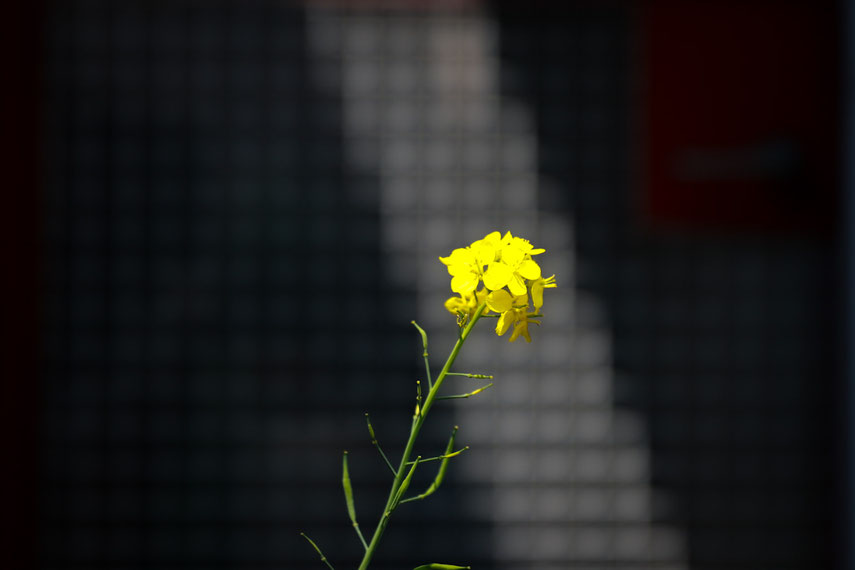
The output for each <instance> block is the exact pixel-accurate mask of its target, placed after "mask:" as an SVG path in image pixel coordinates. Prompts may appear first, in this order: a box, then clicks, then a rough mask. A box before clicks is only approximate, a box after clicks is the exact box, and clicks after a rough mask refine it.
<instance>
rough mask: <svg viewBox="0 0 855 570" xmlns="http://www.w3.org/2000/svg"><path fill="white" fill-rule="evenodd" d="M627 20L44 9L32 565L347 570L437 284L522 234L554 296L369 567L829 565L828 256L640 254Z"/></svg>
mask: <svg viewBox="0 0 855 570" xmlns="http://www.w3.org/2000/svg"><path fill="white" fill-rule="evenodd" d="M620 6H621V5H620V4H612V5H611V7H600V8H593V7H592V6H587V7H586V8H584V9H583V8H577V9H574V10H573V11H572V12H568V13H567V14H566V15H564V16H562V17H561V18H546V17H544V18H520V17H518V15H517V13H516V12H506V11H505V10H502V9H499V8H496V9H486V8H485V9H477V8H471V7H470V8H467V9H460V10H457V11H454V10H447V11H424V10H416V11H410V12H408V11H401V10H392V11H383V10H379V9H378V10H368V9H361V10H354V9H347V8H332V7H324V5H323V4H312V3H310V4H308V5H305V6H304V5H293V4H287V3H283V2H272V1H257V2H238V1H228V2H224V1H213V2H190V1H184V0H182V1H178V2H141V1H139V2H138V1H133V2H122V3H111V2H106V1H84V0H70V1H68V2H55V3H53V4H52V5H51V10H50V11H49V18H48V22H47V23H48V28H47V33H46V40H47V42H48V46H47V48H48V65H47V67H46V72H45V81H46V86H47V89H46V91H47V95H48V98H47V106H46V112H45V136H44V140H45V164H46V168H47V170H46V173H47V177H46V188H45V194H44V216H45V222H46V223H45V230H46V235H45V244H46V247H45V275H46V284H47V285H46V292H45V310H44V315H45V317H44V318H45V325H44V330H45V342H44V354H45V362H46V366H45V374H44V388H45V389H44V394H45V400H44V407H45V414H44V429H43V437H42V451H43V453H42V456H43V460H42V475H41V489H42V513H41V515H42V530H43V533H42V566H43V567H44V568H164V569H165V568H200V569H201V568H226V567H228V568H289V569H302V568H306V569H308V568H319V567H321V566H319V565H320V564H321V562H320V561H318V560H317V556H316V555H315V553H314V552H313V551H312V550H311V549H310V548H309V547H308V545H307V544H306V543H304V542H303V541H302V539H301V538H300V537H299V535H298V533H299V532H300V531H306V532H307V533H308V534H309V535H310V536H312V538H314V539H315V540H316V541H317V542H318V543H319V544H320V545H321V547H322V548H323V549H324V550H325V551H326V554H327V555H328V556H329V557H330V559H331V560H332V561H333V563H334V564H336V567H337V568H339V570H341V569H342V568H347V567H355V566H356V565H357V564H358V560H359V556H360V553H361V546H360V544H359V542H358V541H357V539H356V537H355V536H354V535H353V532H352V529H351V528H350V525H349V522H348V520H347V513H346V510H345V507H344V501H343V497H342V493H341V490H340V453H341V451H342V450H344V449H347V450H349V451H350V454H351V455H350V457H351V460H350V466H351V475H352V477H353V479H354V486H355V491H356V506H357V510H358V512H359V515H360V522H361V525H362V527H363V529H371V528H373V525H374V523H375V521H376V518H377V516H378V515H379V514H380V513H379V511H380V509H381V508H382V504H383V501H384V500H385V493H386V492H387V489H388V487H387V486H388V483H389V474H388V470H387V469H386V468H385V467H384V466H383V465H382V464H381V462H380V460H379V458H378V457H377V456H376V453H375V452H374V450H373V448H371V446H370V442H369V439H368V436H367V432H366V430H365V424H364V418H363V413H364V412H370V413H371V414H372V420H373V423H374V427H375V429H376V430H377V432H378V436H379V438H380V441H381V443H382V444H383V445H384V447H385V448H386V450H387V452H388V453H389V454H390V455H391V456H393V458H394V457H397V456H398V453H400V448H401V446H402V444H403V440H404V437H405V435H406V430H407V428H408V426H409V420H410V416H411V413H412V410H411V406H412V402H413V397H414V395H415V382H414V381H415V379H417V378H419V375H420V374H422V363H421V360H420V354H421V347H420V343H419V339H418V336H417V335H416V334H415V332H414V331H413V329H412V328H411V327H410V326H409V321H410V320H411V319H413V318H416V319H418V320H419V322H420V323H422V324H423V325H425V326H426V328H428V332H429V333H430V334H431V353H432V358H433V362H434V364H441V363H442V359H443V358H444V356H445V354H446V351H447V350H448V349H449V348H450V346H451V344H452V343H453V341H454V336H455V334H456V333H455V329H454V322H453V317H452V316H450V315H448V314H445V313H444V310H443V309H442V301H443V300H444V298H445V296H446V293H447V287H448V285H447V278H448V277H447V274H446V272H445V269H444V267H443V266H442V265H441V264H439V262H438V261H437V260H436V257H437V256H438V255H446V254H447V253H448V252H449V251H450V250H451V249H452V248H453V247H458V246H460V245H464V244H466V243H469V242H471V241H473V240H474V239H477V238H479V237H482V236H483V235H484V234H485V233H487V232H488V231H491V230H493V229H501V230H504V229H506V228H509V229H511V230H512V231H514V232H515V233H516V234H519V235H524V236H526V237H529V238H531V239H532V241H533V242H534V243H535V244H536V245H538V246H541V245H542V246H543V247H546V248H547V250H548V253H547V254H545V255H544V256H543V257H542V258H541V263H542V265H543V267H544V270H545V271H546V272H547V275H548V274H551V273H553V272H554V273H557V274H558V280H559V284H560V288H559V289H556V290H552V291H548V292H547V302H546V315H547V317H546V319H545V321H544V325H543V326H542V327H540V328H538V329H537V330H534V331H533V336H534V337H535V338H534V342H533V343H532V344H531V345H525V343H523V342H521V341H520V342H517V343H515V344H513V345H508V344H507V342H506V339H497V338H496V337H495V335H493V333H492V332H491V331H490V330H489V328H490V326H489V325H490V324H491V322H490V321H488V322H487V325H486V326H484V327H483V329H484V330H482V331H479V333H478V334H477V335H475V336H474V337H473V338H472V340H471V342H470V344H471V346H467V348H466V352H465V353H464V356H463V358H462V360H461V362H460V367H461V368H460V369H461V370H462V371H470V372H486V373H491V374H495V375H496V377H497V379H496V386H495V387H494V388H493V389H492V390H491V391H488V392H485V393H484V394H483V395H481V396H479V398H477V399H470V400H464V401H462V402H460V403H459V404H454V405H451V404H449V405H443V406H442V407H437V408H436V411H435V412H434V416H433V417H432V418H431V420H430V421H429V422H428V423H429V429H428V432H427V433H426V434H425V435H426V438H425V441H424V442H423V443H422V444H420V446H421V447H423V450H419V453H422V454H425V455H428V454H433V453H436V452H439V451H440V450H441V449H442V448H443V446H444V445H445V439H446V438H447V436H448V433H449V432H450V429H451V426H452V425H454V424H459V425H460V427H461V430H460V433H459V436H458V441H459V442H460V443H461V445H472V449H471V450H470V451H468V452H467V453H466V454H464V455H462V456H461V457H460V458H459V460H457V461H456V462H455V463H454V464H452V465H451V468H450V480H448V481H447V482H446V483H445V484H444V486H443V488H442V489H441V490H440V491H439V492H438V493H437V494H436V495H434V496H433V497H431V498H430V499H429V500H428V501H425V502H424V503H417V504H415V505H407V507H412V508H407V509H403V508H402V509H401V511H399V512H398V513H396V518H395V520H394V521H393V523H392V524H391V525H390V529H389V531H388V532H387V535H386V539H385V541H384V543H383V544H382V547H381V552H380V554H379V555H378V558H377V564H376V567H377V568H380V569H382V568H408V567H414V566H417V565H419V564H423V563H426V562H430V561H434V560H436V561H443V562H449V563H455V564H471V565H472V566H473V568H481V569H486V568H508V569H511V568H515V569H522V568H526V569H533V570H540V569H543V570H546V569H558V568H578V569H582V568H591V569H595V568H610V569H630V568H632V569H641V568H657V569H661V570H666V569H668V570H676V569H678V568H723V567H724V568H734V569H736V568H744V569H748V568H764V567H766V568H768V567H774V568H804V569H808V568H818V567H825V566H827V565H828V563H829V560H830V556H831V554H830V550H829V548H828V545H827V541H828V533H829V530H830V522H829V520H828V512H829V509H828V505H827V502H828V501H829V496H830V495H829V490H828V488H829V483H830V477H829V469H830V466H831V459H830V453H831V448H830V440H829V437H828V420H827V419H824V417H825V416H824V410H826V409H827V407H828V406H829V399H828V392H829V390H830V387H829V385H830V381H829V373H830V370H829V364H828V362H829V360H830V359H829V357H830V348H829V346H830V342H829V341H830V332H829V331H830V329H831V322H830V319H829V311H828V306H827V303H828V295H827V290H828V286H829V283H830V277H829V267H830V261H829V259H828V258H827V255H826V253H825V252H824V249H823V248H822V246H821V245H820V244H815V243H812V242H809V241H807V240H803V239H796V238H793V239H789V238H788V239H776V240H769V239H764V238H761V237H757V236H750V235H746V236H699V237H688V236H679V237H678V238H675V237H673V236H671V237H669V236H667V235H651V234H649V233H645V232H643V231H641V229H640V227H639V224H638V220H637V219H636V210H635V208H634V202H633V200H634V196H635V195H634V192H635V190H634V186H633V173H632V172H633V171H632V164H633V158H634V157H633V155H632V152H633V146H632V144H631V140H630V138H629V137H630V133H631V128H630V126H631V123H632V115H631V113H632V110H633V97H635V96H636V94H637V93H636V91H635V87H634V83H633V81H634V77H633V73H634V72H633V69H632V60H631V45H632V43H631V42H632V34H633V12H631V11H629V10H627V9H624V8H621V7H620ZM550 294H551V295H550ZM465 367H470V368H471V369H465ZM455 382H456V380H455ZM455 386H456V387H458V388H459V390H458V391H466V389H467V388H469V389H472V388H474V387H475V386H472V385H471V383H469V384H467V383H462V382H461V383H456V384H455ZM393 461H394V459H393ZM431 475H432V473H428V472H427V471H426V472H424V473H422V474H421V480H419V481H417V483H414V485H416V484H417V485H418V486H421V485H424V484H427V482H428V481H429V479H430V477H431ZM366 532H368V530H366ZM408 564H409V566H407V565H408Z"/></svg>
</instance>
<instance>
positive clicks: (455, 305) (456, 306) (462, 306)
mask: <svg viewBox="0 0 855 570" xmlns="http://www.w3.org/2000/svg"><path fill="white" fill-rule="evenodd" d="M445 308H446V310H448V312H449V313H451V314H452V315H456V314H457V313H459V312H460V311H464V312H465V311H466V301H464V300H463V299H462V298H461V297H449V298H448V300H447V301H445Z"/></svg>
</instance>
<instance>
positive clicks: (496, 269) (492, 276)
mask: <svg viewBox="0 0 855 570" xmlns="http://www.w3.org/2000/svg"><path fill="white" fill-rule="evenodd" d="M513 275H514V272H513V270H512V269H511V268H510V267H508V266H507V265H505V264H504V263H502V262H501V261H494V262H493V263H491V264H490V266H489V267H487V271H486V272H485V273H484V286H486V287H487V289H489V290H491V291H496V290H498V289H501V288H502V287H504V286H505V285H507V284H508V281H510V280H511V278H512V277H513Z"/></svg>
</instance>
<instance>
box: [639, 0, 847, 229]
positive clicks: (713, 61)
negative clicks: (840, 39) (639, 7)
mask: <svg viewBox="0 0 855 570" xmlns="http://www.w3.org/2000/svg"><path fill="white" fill-rule="evenodd" d="M832 8H833V4H832V3H830V2H807V1H790V0H774V1H768V0H742V1H729V0H728V1H712V0H705V1H704V0H662V1H657V0H651V1H650V2H649V3H648V4H647V5H646V6H645V11H644V17H643V19H642V22H643V34H642V38H643V40H642V41H643V50H642V53H643V58H644V59H643V67H642V69H643V72H642V73H643V75H642V76H641V79H642V85H643V88H644V91H645V92H644V98H643V101H644V103H643V105H644V111H643V121H644V124H643V129H642V133H643V134H642V137H643V138H642V146H641V151H642V156H643V159H642V165H643V179H644V210H645V213H646V215H647V219H648V221H649V222H650V223H652V224H653V226H654V227H663V226H665V227H675V226H676V227H683V228H685V227H689V228H695V227H699V228H731V229H749V230H771V231H785V232H791V231H792V232H798V233H817V232H825V231H826V230H827V229H828V228H829V227H831V223H830V222H832V221H833V217H834V198H835V193H836V179H837V153H838V152H839V151H838V140H837V138H838V137H837V128H836V124H837V121H838V119H837V98H838V83H837V75H838V70H837V65H838V64H837V52H836V49H837V48H836V33H835V32H836V27H837V22H836V19H835V10H833V9H832Z"/></svg>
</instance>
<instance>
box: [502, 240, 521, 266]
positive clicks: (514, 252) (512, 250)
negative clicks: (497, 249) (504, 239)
mask: <svg viewBox="0 0 855 570" xmlns="http://www.w3.org/2000/svg"><path fill="white" fill-rule="evenodd" d="M524 258H525V254H524V253H523V252H522V251H520V250H519V248H516V247H514V246H513V245H506V246H505V247H503V248H502V263H505V264H507V265H509V266H510V267H514V268H516V267H517V266H518V265H519V264H520V263H522V261H523V259H524Z"/></svg>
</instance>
